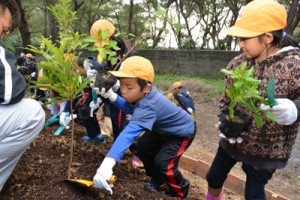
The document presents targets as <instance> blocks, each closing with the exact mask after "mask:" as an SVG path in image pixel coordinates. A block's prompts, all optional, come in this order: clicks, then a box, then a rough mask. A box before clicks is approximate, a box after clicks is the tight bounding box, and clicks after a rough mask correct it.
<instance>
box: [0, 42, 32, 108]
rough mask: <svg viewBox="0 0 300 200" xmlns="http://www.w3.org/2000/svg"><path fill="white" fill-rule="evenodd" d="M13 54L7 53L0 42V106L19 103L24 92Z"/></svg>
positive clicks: (24, 83)
mask: <svg viewBox="0 0 300 200" xmlns="http://www.w3.org/2000/svg"><path fill="white" fill-rule="evenodd" d="M16 61H17V60H16V58H15V56H14V54H12V53H11V52H9V51H7V50H6V49H5V47H4V45H3V42H2V40H0V71H1V72H2V73H3V74H1V76H0V77H1V80H0V86H1V87H0V104H14V103H18V102H19V101H21V99H22V98H23V97H24V95H25V92H26V82H25V79H24V77H23V76H22V75H21V74H20V73H19V72H18V70H17V63H16Z"/></svg>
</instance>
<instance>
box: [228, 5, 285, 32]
mask: <svg viewBox="0 0 300 200" xmlns="http://www.w3.org/2000/svg"><path fill="white" fill-rule="evenodd" d="M286 19H287V14H286V10H285V8H284V7H283V6H282V5H281V4H279V3H278V2H276V1H274V0H254V1H251V2H250V3H248V4H247V5H246V6H245V7H244V8H242V10H241V13H240V16H239V18H238V19H237V20H236V22H235V24H234V26H232V27H230V28H229V29H227V30H226V31H225V33H226V34H227V35H231V36H236V37H244V38H250V37H256V36H259V35H261V34H264V33H268V32H272V31H277V30H281V29H283V28H285V26H286Z"/></svg>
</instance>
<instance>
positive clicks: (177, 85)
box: [173, 81, 182, 89]
mask: <svg viewBox="0 0 300 200" xmlns="http://www.w3.org/2000/svg"><path fill="white" fill-rule="evenodd" d="M179 87H182V84H181V82H179V81H177V82H175V83H173V89H176V88H179Z"/></svg>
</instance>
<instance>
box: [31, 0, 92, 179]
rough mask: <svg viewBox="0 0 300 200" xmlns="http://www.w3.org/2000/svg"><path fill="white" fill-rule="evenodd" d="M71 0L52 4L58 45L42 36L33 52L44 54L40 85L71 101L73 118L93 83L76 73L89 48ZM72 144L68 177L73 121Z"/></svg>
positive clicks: (61, 99) (40, 65) (71, 158)
mask: <svg viewBox="0 0 300 200" xmlns="http://www.w3.org/2000/svg"><path fill="white" fill-rule="evenodd" d="M71 3H72V1H71V0H60V3H57V4H55V5H54V6H50V7H49V10H50V11H51V12H52V14H53V15H54V16H55V18H56V20H57V25H58V28H59V38H58V41H57V44H54V43H53V42H52V41H51V39H50V38H45V37H42V38H40V39H39V42H40V46H39V47H34V46H30V47H29V48H28V49H29V50H30V51H31V52H35V53H36V54H38V55H40V56H41V57H42V60H41V61H39V62H38V66H39V67H40V68H41V69H42V70H43V72H44V73H43V76H42V77H41V78H40V79H39V80H38V81H36V84H37V86H42V87H44V88H46V89H48V90H52V91H55V92H56V93H58V94H59V95H58V96H55V99H56V100H54V101H50V102H48V103H49V104H50V103H57V102H58V101H64V100H69V101H70V102H71V103H70V105H71V118H72V119H73V116H74V115H73V108H72V105H73V103H72V102H73V100H74V99H75V98H77V97H79V96H80V95H81V92H82V91H83V89H84V88H86V87H87V86H88V85H89V84H90V80H89V79H83V78H82V76H81V74H79V73H76V72H75V71H76V70H75V69H76V64H77V59H78V56H80V52H81V51H82V50H83V49H84V48H85V47H86V44H84V43H83V42H82V41H83V38H84V37H85V36H84V35H82V34H79V33H78V32H74V31H73V26H74V20H75V19H76V12H73V11H72V8H71ZM71 127H72V128H71V131H72V134H71V145H70V148H71V150H70V152H71V156H70V162H69V168H68V172H67V176H68V179H70V176H71V166H72V160H73V138H74V120H72V126H71Z"/></svg>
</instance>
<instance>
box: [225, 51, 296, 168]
mask: <svg viewBox="0 0 300 200" xmlns="http://www.w3.org/2000/svg"><path fill="white" fill-rule="evenodd" d="M245 60H246V61H247V62H248V65H247V66H248V67H249V68H250V67H251V66H254V69H255V78H256V79H258V80H261V84H260V86H259V88H258V89H259V90H260V92H261V94H262V95H263V96H264V97H266V88H267V84H268V79H269V75H270V67H273V72H274V78H275V98H288V99H290V100H292V101H293V102H294V103H295V105H296V107H297V109H298V119H297V121H296V122H295V123H293V124H292V125H288V126H285V125H279V124H277V123H276V122H271V121H269V120H268V119H267V118H266V117H265V116H262V117H263V120H264V126H263V127H262V128H260V129H259V128H258V127H257V126H256V124H255V122H254V120H253V115H252V114H251V113H250V112H249V111H247V110H245V109H244V108H241V107H239V106H238V107H237V108H236V109H238V110H240V111H242V112H244V113H246V114H247V115H248V116H249V117H250V119H251V123H250V125H249V126H248V127H247V129H246V135H245V136H244V137H243V142H242V143H240V144H237V143H236V144H230V143H229V142H228V141H227V140H225V139H221V140H220V145H221V146H222V147H223V148H224V149H225V151H227V153H229V154H230V155H231V156H232V157H234V158H236V159H237V160H239V161H241V162H243V163H247V164H250V165H252V166H255V167H258V168H268V169H277V168H283V167H285V166H286V164H287V161H288V159H289V157H290V155H291V152H292V148H293V145H294V143H295V139H296V137H297V132H298V127H299V118H300V117H299V110H300V50H299V49H298V48H293V47H285V48H283V49H281V50H280V51H279V52H278V53H276V54H274V55H272V56H269V57H268V58H266V59H265V60H263V61H261V62H257V61H256V60H255V59H247V58H246V57H245V56H244V55H243V54H241V55H239V56H237V57H235V58H234V59H233V60H232V61H231V62H230V63H229V64H228V66H227V69H229V70H231V69H233V67H234V66H239V65H240V64H241V63H242V62H243V61H245ZM232 83H233V81H232V78H230V76H228V75H226V76H225V87H228V86H230V85H232ZM229 102H230V99H229V98H228V97H227V95H226V94H225V93H224V94H223V96H222V97H221V99H220V111H222V110H226V109H227V108H228V105H229ZM258 106H259V105H258ZM219 115H220V113H219Z"/></svg>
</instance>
